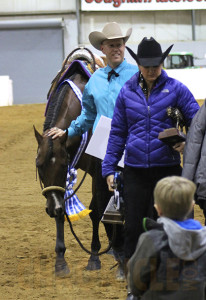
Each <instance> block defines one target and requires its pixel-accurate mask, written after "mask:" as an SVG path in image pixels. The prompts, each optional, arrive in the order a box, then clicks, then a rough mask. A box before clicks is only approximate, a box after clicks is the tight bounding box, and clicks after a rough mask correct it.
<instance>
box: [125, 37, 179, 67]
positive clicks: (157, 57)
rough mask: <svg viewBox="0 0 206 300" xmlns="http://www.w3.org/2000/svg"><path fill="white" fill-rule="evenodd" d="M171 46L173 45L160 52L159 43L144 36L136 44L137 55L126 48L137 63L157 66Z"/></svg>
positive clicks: (144, 65)
mask: <svg viewBox="0 0 206 300" xmlns="http://www.w3.org/2000/svg"><path fill="white" fill-rule="evenodd" d="M172 47H173V45H171V46H170V47H169V48H168V49H167V50H166V51H165V52H163V53H162V49H161V46H160V44H159V43H158V42H157V41H155V39H154V38H153V37H151V38H150V39H148V38H147V37H144V38H143V40H142V41H141V43H140V44H139V45H138V48H137V55H136V54H135V53H134V52H133V51H132V49H130V48H129V47H126V48H127V50H128V51H129V53H130V55H131V56H132V57H133V58H134V59H135V60H136V62H137V63H138V64H139V65H141V66H143V67H154V66H159V65H160V64H161V63H162V62H163V61H164V59H165V58H166V57H167V55H168V54H169V52H170V50H171V49H172Z"/></svg>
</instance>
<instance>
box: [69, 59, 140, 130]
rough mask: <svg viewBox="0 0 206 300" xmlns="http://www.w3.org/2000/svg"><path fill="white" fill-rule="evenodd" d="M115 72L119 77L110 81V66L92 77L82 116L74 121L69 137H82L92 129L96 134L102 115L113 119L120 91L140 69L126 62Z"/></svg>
mask: <svg viewBox="0 0 206 300" xmlns="http://www.w3.org/2000/svg"><path fill="white" fill-rule="evenodd" d="M114 70H115V72H117V73H118V74H119V76H118V77H115V75H112V77H111V79H110V81H108V79H107V77H108V72H110V71H111V67H110V66H107V67H105V68H101V69H98V70H97V71H95V73H94V74H93V75H92V76H91V78H90V79H89V81H88V83H87V84H86V86H85V88H84V92H83V98H82V105H83V109H82V112H81V115H80V116H78V117H77V119H76V120H74V121H72V123H71V125H70V127H69V130H68V135H69V136H75V135H82V133H84V132H86V131H87V130H89V129H90V128H92V127H93V132H94V130H95V128H96V125H97V123H98V121H99V119H100V117H101V116H102V115H103V116H105V117H108V118H112V116H113V112H114V106H115V102H116V99H117V96H118V94H119V91H120V89H121V88H122V86H123V85H124V83H125V82H126V81H127V80H129V79H130V78H131V77H132V76H133V75H134V74H135V73H136V72H138V67H137V66H136V65H132V64H128V63H127V61H126V60H124V61H123V62H122V63H121V64H120V65H119V66H118V67H117V68H115V69H114Z"/></svg>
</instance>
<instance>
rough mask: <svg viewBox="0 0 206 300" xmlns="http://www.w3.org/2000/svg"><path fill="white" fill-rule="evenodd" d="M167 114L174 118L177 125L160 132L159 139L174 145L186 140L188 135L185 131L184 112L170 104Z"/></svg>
mask: <svg viewBox="0 0 206 300" xmlns="http://www.w3.org/2000/svg"><path fill="white" fill-rule="evenodd" d="M167 115H168V116H169V117H170V118H171V119H172V120H173V123H174V124H175V127H173V128H168V129H165V130H164V131H162V132H160V133H159V135H158V139H159V140H161V141H162V142H164V143H165V144H167V145H169V146H174V145H175V144H176V143H179V142H184V141H185V140H186V135H185V134H184V133H183V127H184V126H185V120H184V117H183V115H182V113H181V112H180V111H179V109H178V108H176V107H171V106H170V107H168V108H167ZM186 129H187V128H186Z"/></svg>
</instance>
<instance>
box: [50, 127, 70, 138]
mask: <svg viewBox="0 0 206 300" xmlns="http://www.w3.org/2000/svg"><path fill="white" fill-rule="evenodd" d="M64 134H66V132H65V131H64V130H62V129H60V128H57V127H53V128H51V129H50V130H49V131H48V133H47V135H48V136H51V137H52V139H56V138H57V137H62V136H63V135H64Z"/></svg>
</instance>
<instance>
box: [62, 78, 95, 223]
mask: <svg viewBox="0 0 206 300" xmlns="http://www.w3.org/2000/svg"><path fill="white" fill-rule="evenodd" d="M64 82H67V83H68V84H69V85H70V86H71V88H72V90H73V92H74V93H75V95H76V96H77V98H78V99H79V101H80V104H81V106H82V92H81V91H80V89H79V88H78V87H77V86H76V85H75V84H74V83H73V81H71V80H69V79H66V80H65V81H63V82H62V83H64ZM87 138H88V133H87V132H85V133H84V134H83V135H82V139H81V143H80V146H79V148H78V151H77V153H76V154H75V157H74V159H73V161H72V162H71V164H70V165H69V166H68V171H67V181H66V191H65V194H64V199H67V198H68V199H67V200H66V201H65V210H66V213H67V215H68V216H69V219H70V221H75V220H79V219H80V218H82V217H85V216H86V215H88V214H89V213H90V212H91V210H88V209H86V208H85V206H84V205H83V204H82V203H81V202H80V200H79V198H78V197H77V195H76V194H74V195H73V196H72V197H70V196H71V195H72V194H73V193H74V190H73V186H74V185H75V184H76V182H77V170H76V169H75V166H76V164H77V162H78V161H79V158H80V156H81V155H82V153H83V151H84V149H85V147H86V143H87Z"/></svg>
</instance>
